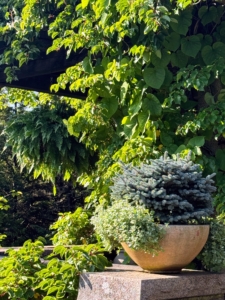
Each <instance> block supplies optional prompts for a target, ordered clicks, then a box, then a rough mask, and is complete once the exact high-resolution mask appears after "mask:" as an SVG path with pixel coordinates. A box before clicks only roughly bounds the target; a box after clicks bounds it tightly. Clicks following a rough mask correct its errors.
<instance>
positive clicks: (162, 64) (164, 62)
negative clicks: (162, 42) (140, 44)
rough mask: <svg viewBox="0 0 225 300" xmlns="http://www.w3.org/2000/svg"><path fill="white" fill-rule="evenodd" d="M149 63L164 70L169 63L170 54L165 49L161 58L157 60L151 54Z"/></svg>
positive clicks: (154, 55)
mask: <svg viewBox="0 0 225 300" xmlns="http://www.w3.org/2000/svg"><path fill="white" fill-rule="evenodd" d="M151 62H152V64H153V65H154V66H155V67H157V68H159V67H162V68H165V67H166V66H167V65H168V63H169V62H170V54H169V53H168V52H167V51H166V50H165V49H163V50H162V56H161V58H159V57H158V56H157V55H156V54H155V53H154V52H153V53H152V55H151Z"/></svg>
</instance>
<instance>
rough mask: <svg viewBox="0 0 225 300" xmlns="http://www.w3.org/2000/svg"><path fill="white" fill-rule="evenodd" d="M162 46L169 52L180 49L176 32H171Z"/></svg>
mask: <svg viewBox="0 0 225 300" xmlns="http://www.w3.org/2000/svg"><path fill="white" fill-rule="evenodd" d="M163 46H164V47H165V48H166V49H167V50H170V51H177V49H178V48H179V47H180V35H179V34H178V33H177V32H172V33H171V34H170V35H169V36H167V37H166V38H165V41H164V43H163Z"/></svg>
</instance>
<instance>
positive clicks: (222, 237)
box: [197, 218, 225, 272]
mask: <svg viewBox="0 0 225 300" xmlns="http://www.w3.org/2000/svg"><path fill="white" fill-rule="evenodd" d="M197 259H198V260H200V262H201V265H202V267H203V268H204V269H205V270H207V271H210V272H220V271H222V270H223V269H225V224H224V221H222V219H220V218H217V219H215V220H212V221H211V223H210V231H209V237H208V240H207V242H206V244H205V246H204V248H203V250H202V251H201V253H200V254H199V255H198V257H197Z"/></svg>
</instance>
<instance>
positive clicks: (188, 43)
mask: <svg viewBox="0 0 225 300" xmlns="http://www.w3.org/2000/svg"><path fill="white" fill-rule="evenodd" d="M200 49H201V42H200V39H199V37H198V36H196V35H191V36H187V37H185V38H183V39H182V40H181V51H182V52H183V53H184V54H186V55H187V56H191V57H194V58H195V57H196V55H197V54H198V52H199V51H200Z"/></svg>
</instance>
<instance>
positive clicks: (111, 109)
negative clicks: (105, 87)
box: [100, 97, 118, 118]
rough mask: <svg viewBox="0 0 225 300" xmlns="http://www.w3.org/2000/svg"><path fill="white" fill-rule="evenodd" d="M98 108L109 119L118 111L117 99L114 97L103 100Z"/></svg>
mask: <svg viewBox="0 0 225 300" xmlns="http://www.w3.org/2000/svg"><path fill="white" fill-rule="evenodd" d="M100 106H101V107H102V108H103V110H104V112H103V113H104V115H105V116H106V117H108V118H110V117H111V116H112V115H114V113H115V112H116V111H117V109H118V99H117V98H116V97H111V98H104V99H102V101H101V104H100Z"/></svg>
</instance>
